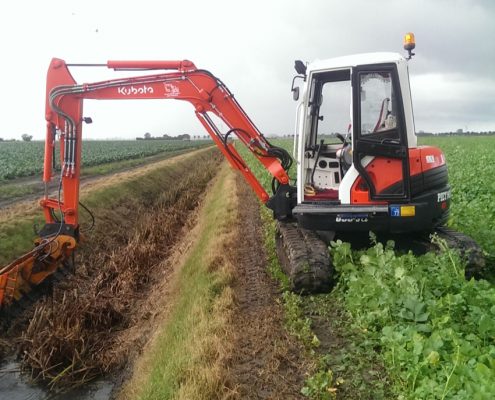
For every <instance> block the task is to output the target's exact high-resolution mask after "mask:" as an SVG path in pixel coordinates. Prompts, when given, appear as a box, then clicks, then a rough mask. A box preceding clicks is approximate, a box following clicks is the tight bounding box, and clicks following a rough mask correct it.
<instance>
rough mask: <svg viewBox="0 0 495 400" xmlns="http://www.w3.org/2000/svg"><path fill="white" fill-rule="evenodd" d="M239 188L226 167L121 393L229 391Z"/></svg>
mask: <svg viewBox="0 0 495 400" xmlns="http://www.w3.org/2000/svg"><path fill="white" fill-rule="evenodd" d="M234 192H235V175H234V174H233V173H232V171H230V169H229V168H228V167H224V168H223V169H222V171H221V172H220V174H219V176H218V177H217V180H216V182H215V184H214V186H213V187H212V188H211V190H210V192H209V194H208V196H207V197H206V199H205V203H204V207H203V209H202V211H201V213H200V216H199V220H198V224H197V225H196V227H195V228H194V230H193V231H192V232H190V234H189V235H191V237H194V238H196V239H195V240H194V241H193V243H194V244H193V246H192V247H191V248H189V250H188V251H187V252H186V253H185V254H183V255H182V256H181V257H180V258H179V260H178V264H177V265H176V274H175V276H174V278H173V281H172V284H171V286H172V287H171V296H170V297H168V298H167V303H168V312H167V313H165V314H166V315H164V317H163V321H162V323H161V327H160V328H159V329H158V331H157V332H156V334H155V336H154V338H153V340H152V341H151V342H150V343H149V345H148V347H147V349H145V354H144V356H142V357H141V359H140V360H139V361H138V362H137V363H136V367H135V370H134V373H133V376H132V379H131V380H130V381H129V382H128V383H127V384H126V385H125V387H124V388H123V391H122V393H121V394H120V398H122V399H160V400H161V399H213V398H222V397H223V391H224V379H225V377H224V373H225V372H224V367H223V363H222V360H223V359H224V357H225V355H226V354H228V352H229V341H228V340H227V338H228V337H229V336H230V329H231V327H230V323H229V320H230V317H231V312H232V304H233V293H232V289H231V287H230V283H231V281H232V277H233V275H232V271H233V266H232V265H231V262H230V260H229V258H228V253H227V249H228V248H229V246H230V245H231V244H232V243H231V242H232V240H233V235H234V233H233V232H232V226H234V225H235V224H236V216H237V208H238V207H239V205H238V204H237V196H235V195H233V193H234ZM227 193H228V194H229V195H228V196H226V194H227ZM188 240H189V239H188Z"/></svg>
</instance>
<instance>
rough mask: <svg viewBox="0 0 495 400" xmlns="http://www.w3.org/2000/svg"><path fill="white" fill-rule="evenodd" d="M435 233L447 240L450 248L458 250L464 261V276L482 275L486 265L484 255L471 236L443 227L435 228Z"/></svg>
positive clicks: (477, 276)
mask: <svg viewBox="0 0 495 400" xmlns="http://www.w3.org/2000/svg"><path fill="white" fill-rule="evenodd" d="M436 233H437V234H438V236H439V237H440V238H442V239H444V240H445V241H446V242H447V245H448V246H449V247H450V248H451V249H454V250H458V251H459V254H460V256H461V257H462V258H463V259H464V261H465V262H466V278H471V277H476V278H479V277H482V276H483V271H484V269H485V267H486V260H485V256H484V253H483V250H482V249H481V247H480V246H479V245H478V243H476V242H475V241H474V239H473V238H471V237H470V236H467V235H465V234H464V233H461V232H457V231H455V230H453V229H449V228H445V227H441V228H437V229H436Z"/></svg>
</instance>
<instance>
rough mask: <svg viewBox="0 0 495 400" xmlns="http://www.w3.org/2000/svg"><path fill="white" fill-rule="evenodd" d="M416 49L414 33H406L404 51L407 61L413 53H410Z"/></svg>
mask: <svg viewBox="0 0 495 400" xmlns="http://www.w3.org/2000/svg"><path fill="white" fill-rule="evenodd" d="M415 47H416V40H415V39H414V33H412V32H408V33H406V34H405V36H404V49H405V50H407V52H408V57H407V59H408V60H410V59H411V57H412V56H414V53H413V52H412V51H413V50H414V48H415Z"/></svg>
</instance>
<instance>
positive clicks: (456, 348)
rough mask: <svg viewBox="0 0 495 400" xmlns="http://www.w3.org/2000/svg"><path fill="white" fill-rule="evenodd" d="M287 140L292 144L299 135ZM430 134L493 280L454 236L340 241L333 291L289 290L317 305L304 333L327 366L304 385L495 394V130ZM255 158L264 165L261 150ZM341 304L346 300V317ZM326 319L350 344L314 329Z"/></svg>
mask: <svg viewBox="0 0 495 400" xmlns="http://www.w3.org/2000/svg"><path fill="white" fill-rule="evenodd" d="M277 144H278V145H283V146H284V147H286V148H288V149H290V148H291V142H289V141H285V142H283V143H282V142H278V143H277ZM421 144H428V145H434V146H437V147H439V148H441V149H442V150H443V151H444V153H445V156H446V159H447V163H448V168H449V178H450V184H451V186H452V204H451V217H450V221H449V225H450V226H452V227H454V228H455V229H457V230H459V231H462V232H464V233H466V234H469V235H470V236H472V237H473V238H474V239H475V240H476V241H477V242H478V243H479V244H480V245H481V246H482V248H483V249H484V251H485V252H486V259H487V262H488V265H489V269H490V273H491V275H492V276H491V277H490V273H489V274H488V275H487V276H488V277H489V279H490V281H491V282H490V281H487V280H474V279H472V280H470V281H467V280H466V279H465V278H464V265H463V262H462V260H461V259H460V258H459V257H458V255H457V254H456V253H455V252H453V251H451V250H449V249H448V248H447V247H445V244H444V243H439V246H441V247H442V246H443V248H444V251H443V253H442V254H433V253H429V254H426V255H423V256H414V255H412V254H405V255H404V254H399V253H397V252H395V250H394V247H393V243H392V242H390V243H387V244H382V243H377V242H376V241H374V236H373V235H370V247H369V249H367V250H356V249H353V248H351V246H350V245H349V244H348V243H342V242H337V243H332V246H331V248H330V249H329V251H330V253H331V255H332V259H333V263H334V266H335V269H336V276H335V279H336V282H337V283H336V286H335V288H334V289H333V291H332V293H329V294H322V295H317V296H297V295H294V296H297V297H298V299H297V301H295V300H294V299H293V298H292V297H291V296H286V297H287V298H291V299H292V300H291V304H292V305H291V304H289V309H293V308H294V306H293V304H294V303H296V304H298V307H300V309H301V310H307V311H306V314H305V315H306V316H305V317H301V318H302V319H300V321H302V323H301V325H302V326H304V330H302V331H300V332H297V331H296V336H297V337H301V336H305V337H310V338H311V337H312V338H313V339H312V340H311V343H312V351H313V352H314V354H315V362H316V364H317V365H318V366H319V367H318V370H317V371H315V372H314V374H313V375H312V376H310V377H309V378H308V379H307V380H306V383H305V386H304V387H303V389H302V391H301V392H302V394H304V395H305V396H307V397H309V398H312V399H335V398H374V399H375V398H376V399H378V398H382V399H383V398H385V399H389V398H390V399H391V398H393V399H402V400H406V399H411V400H412V399H439V400H443V399H479V400H482V399H487V400H488V399H494V398H495V385H494V382H495V286H494V285H493V268H494V254H495V202H494V201H493V200H494V198H495V182H494V180H493V177H492V175H493V172H492V166H493V164H494V163H495V137H459V136H454V137H429V138H422V139H421ZM242 154H243V156H246V152H245V151H242ZM249 164H250V166H251V167H252V169H253V171H254V172H255V174H256V175H257V176H262V175H263V173H264V171H263V169H262V167H261V166H260V165H258V163H257V162H256V161H255V160H253V159H249ZM292 175H295V174H294V173H292ZM266 182H268V181H266ZM265 186H266V185H265ZM266 187H268V186H266ZM286 308H287V305H286ZM336 308H339V309H341V310H342V311H341V312H339V313H338V314H337V317H336V314H335V311H333V310H335V309H336ZM322 319H326V320H328V321H331V322H330V323H328V324H329V325H328V326H327V327H326V328H325V329H326V331H331V332H332V335H333V336H334V338H333V340H336V339H335V335H336V333H335V332H338V331H339V330H341V331H342V330H343V331H344V337H345V340H344V341H343V343H345V344H343V345H342V346H345V348H342V349H341V351H340V353H339V352H338V351H337V352H336V351H333V352H328V351H330V350H325V346H323V347H321V346H320V340H319V338H318V337H317V335H316V334H314V335H312V334H311V333H308V332H305V331H308V330H310V329H313V328H314V329H316V328H318V325H319V328H320V329H319V330H320V331H321V320H322ZM301 332H303V333H304V332H305V333H304V335H302V334H301ZM313 333H314V332H313ZM337 339H338V337H337ZM327 349H328V347H327ZM330 349H331V347H330ZM376 360H378V361H376ZM377 365H378V366H381V367H377ZM360 368H361V369H360ZM356 371H357V373H356ZM339 393H340V395H339ZM342 396H343V397H342Z"/></svg>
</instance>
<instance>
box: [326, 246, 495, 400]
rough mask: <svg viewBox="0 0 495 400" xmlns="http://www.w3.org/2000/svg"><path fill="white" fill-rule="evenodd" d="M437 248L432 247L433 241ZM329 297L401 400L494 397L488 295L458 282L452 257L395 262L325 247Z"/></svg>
mask: <svg viewBox="0 0 495 400" xmlns="http://www.w3.org/2000/svg"><path fill="white" fill-rule="evenodd" d="M437 240H438V239H437ZM332 251H333V255H334V258H333V259H334V263H335V267H336V269H337V271H338V272H339V274H340V281H339V285H338V288H337V290H338V291H339V293H340V295H341V296H342V297H343V298H344V302H345V306H346V308H347V309H348V311H349V312H350V314H351V315H352V318H353V323H354V324H355V325H356V326H357V327H359V329H361V330H362V331H363V332H366V334H367V337H368V339H369V340H370V341H372V342H374V343H375V347H380V348H381V354H382V357H383V358H384V360H385V364H386V366H387V368H388V369H389V371H390V373H391V375H392V377H393V380H394V390H395V391H396V393H397V394H398V395H401V396H403V398H407V399H416V398H428V399H490V398H494V397H495V386H494V385H493V382H494V381H495V322H494V321H495V305H494V304H495V288H494V287H493V286H491V285H490V284H489V283H488V282H486V281H475V280H471V281H466V280H465V279H464V272H463V265H462V263H461V261H460V259H459V257H458V255H457V254H456V253H454V252H453V251H451V250H449V249H448V248H445V251H444V252H442V253H441V254H438V255H435V254H432V253H430V254H426V255H424V256H421V257H415V256H413V255H412V254H406V255H401V256H399V255H396V254H395V252H394V250H393V249H392V248H391V246H390V245H389V246H384V245H382V244H381V243H377V244H375V245H374V246H373V247H371V248H369V249H368V250H366V251H360V252H352V251H350V247H349V245H348V244H345V243H341V242H337V243H333V244H332Z"/></svg>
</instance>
